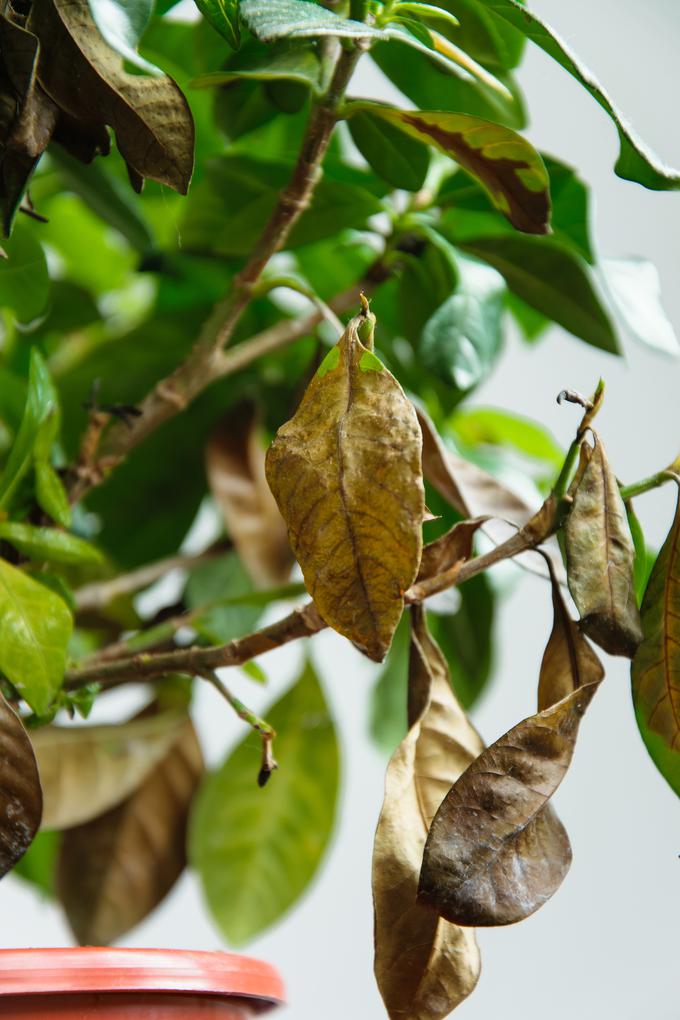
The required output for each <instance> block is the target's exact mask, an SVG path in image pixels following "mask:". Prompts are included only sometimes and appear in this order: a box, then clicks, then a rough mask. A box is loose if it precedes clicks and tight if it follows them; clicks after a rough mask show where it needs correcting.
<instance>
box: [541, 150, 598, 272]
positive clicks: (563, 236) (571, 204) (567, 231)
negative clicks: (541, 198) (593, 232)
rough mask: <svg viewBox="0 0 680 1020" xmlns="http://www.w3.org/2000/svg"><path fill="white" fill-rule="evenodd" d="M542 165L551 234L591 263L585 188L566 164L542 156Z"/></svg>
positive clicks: (592, 256) (592, 259)
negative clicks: (547, 181) (547, 183)
mask: <svg viewBox="0 0 680 1020" xmlns="http://www.w3.org/2000/svg"><path fill="white" fill-rule="evenodd" d="M543 162H544V163H545V167H546V170H547V171H548V176H549V177H550V197H551V199H552V216H551V219H550V225H551V226H552V229H553V234H554V235H555V237H556V238H557V239H558V240H560V241H564V242H566V243H567V244H571V245H572V247H573V248H574V249H575V250H576V251H577V252H578V253H579V255H582V256H583V258H584V259H585V260H586V261H587V262H594V261H595V256H594V255H593V249H592V245H591V241H590V210H589V207H588V205H589V196H588V186H587V184H585V183H584V182H583V181H582V180H581V178H580V177H579V176H578V174H577V173H576V171H575V170H574V169H573V168H572V167H570V166H567V164H566V163H560V162H559V160H556V159H553V158H552V157H551V156H543Z"/></svg>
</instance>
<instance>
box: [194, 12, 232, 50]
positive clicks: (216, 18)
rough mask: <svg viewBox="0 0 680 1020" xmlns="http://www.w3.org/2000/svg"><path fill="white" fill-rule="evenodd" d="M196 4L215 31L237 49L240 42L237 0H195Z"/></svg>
mask: <svg viewBox="0 0 680 1020" xmlns="http://www.w3.org/2000/svg"><path fill="white" fill-rule="evenodd" d="M196 6H197V7H198V9H199V11H200V12H201V14H202V15H203V17H204V18H205V19H206V21H208V22H210V24H211V25H212V27H213V28H214V29H215V31H216V32H219V34H220V35H221V36H222V38H223V39H226V40H227V42H228V43H229V45H230V46H231V48H232V49H233V50H237V49H238V48H239V45H240V43H241V28H240V26H239V18H238V8H239V0H196Z"/></svg>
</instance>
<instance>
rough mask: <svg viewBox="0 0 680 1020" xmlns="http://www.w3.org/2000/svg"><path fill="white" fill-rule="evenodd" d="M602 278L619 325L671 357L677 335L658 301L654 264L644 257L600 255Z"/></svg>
mask: <svg viewBox="0 0 680 1020" xmlns="http://www.w3.org/2000/svg"><path fill="white" fill-rule="evenodd" d="M600 264H601V266H602V270H603V273H604V281H605V286H606V288H607V291H608V292H609V296H610V298H611V300H612V303H613V305H614V313H615V315H616V317H617V319H619V321H620V322H621V325H622V326H623V327H624V328H625V329H626V331H627V332H629V333H630V335H631V336H632V337H634V338H635V340H637V341H638V342H639V343H641V344H644V345H645V346H646V347H652V348H654V349H655V350H657V351H662V352H663V353H664V354H671V355H673V356H674V357H677V355H678V354H679V353H680V343H678V336H677V333H676V331H675V328H674V326H673V323H672V322H671V320H670V319H669V317H668V315H667V314H666V311H665V309H664V307H663V305H662V303H661V283H660V280H659V273H658V270H657V268H656V266H655V265H653V264H652V263H651V262H648V261H647V260H646V259H635V258H628V259H603V260H602V262H601V263H600Z"/></svg>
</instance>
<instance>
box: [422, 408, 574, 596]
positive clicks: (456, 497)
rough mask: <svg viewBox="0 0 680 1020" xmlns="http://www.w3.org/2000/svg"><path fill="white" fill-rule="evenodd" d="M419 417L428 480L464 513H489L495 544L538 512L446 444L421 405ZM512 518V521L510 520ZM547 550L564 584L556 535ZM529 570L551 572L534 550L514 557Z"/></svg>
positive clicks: (490, 533)
mask: <svg viewBox="0 0 680 1020" xmlns="http://www.w3.org/2000/svg"><path fill="white" fill-rule="evenodd" d="M417 413H418V421H419V422H420V427H421V429H422V433H423V473H424V475H425V478H426V479H427V481H428V482H429V483H430V485H432V486H433V487H434V488H435V489H436V490H437V492H438V493H439V494H440V495H441V496H443V497H444V499H446V500H447V501H448V502H449V503H450V504H451V506H452V507H454V509H456V510H457V511H458V512H459V513H461V514H462V515H463V516H464V517H468V518H477V517H489V518H491V519H490V520H488V521H486V522H485V524H484V526H483V531H484V533H485V534H486V535H488V536H489V538H490V539H491V541H492V542H494V544H495V545H500V544H501V542H505V541H506V540H507V539H508V538H510V537H511V536H512V535H514V534H516V528H515V527H512V525H517V526H522V525H524V524H526V523H527V522H528V521H529V520H530V519H531V518H532V517H533V515H534V512H535V511H534V509H533V508H532V507H530V506H529V504H528V503H526V502H525V501H524V500H523V499H521V498H520V497H519V496H517V495H516V493H514V492H512V490H511V489H508V488H507V487H506V486H505V485H503V483H502V482H499V481H498V480H497V479H496V478H494V477H493V475H490V474H489V473H488V472H487V471H484V470H483V469H482V468H480V467H478V466H477V465H476V464H472V463H471V462H470V461H468V460H464V459H463V458H462V457H459V456H458V455H457V454H455V453H454V452H453V451H452V450H450V449H449V448H448V447H447V446H445V445H444V443H443V442H442V440H441V438H440V436H439V435H438V433H437V430H436V428H435V426H434V423H433V422H432V420H431V419H430V417H429V416H428V415H427V414H426V413H425V411H423V410H422V409H421V408H417ZM508 522H510V523H508ZM544 550H545V552H546V553H547V554H548V555H549V557H550V561H551V563H552V566H553V570H554V572H555V576H556V577H557V579H558V581H559V582H560V584H562V583H564V582H565V581H566V574H565V572H564V567H563V565H562V557H561V555H560V550H559V546H558V545H557V542H556V540H555V539H554V538H550V539H548V540H547V541H546V543H545V545H544ZM513 562H515V563H519V564H521V565H522V566H523V567H525V568H526V569H527V570H531V571H532V572H534V573H538V574H541V576H543V577H547V576H548V570H547V567H546V564H545V560H544V559H543V557H542V556H539V555H537V554H536V553H533V552H527V553H523V554H522V555H520V556H516V557H515V558H514V561H513Z"/></svg>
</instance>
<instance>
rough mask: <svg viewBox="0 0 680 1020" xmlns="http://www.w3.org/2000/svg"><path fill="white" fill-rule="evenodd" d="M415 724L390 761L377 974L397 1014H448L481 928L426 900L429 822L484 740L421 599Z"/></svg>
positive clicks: (467, 979) (377, 854) (468, 987)
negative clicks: (444, 914) (422, 893)
mask: <svg viewBox="0 0 680 1020" xmlns="http://www.w3.org/2000/svg"><path fill="white" fill-rule="evenodd" d="M411 619H412V637H411V655H410V663H409V726H410V729H409V732H408V734H407V735H406V737H405V738H404V740H403V741H402V743H401V744H400V745H399V747H398V748H397V750H396V751H395V752H394V755H393V756H392V759H391V761H390V763H389V766H388V769H387V776H386V780H385V800H384V803H383V807H382V811H381V814H380V820H379V822H378V828H377V831H376V836H375V848H374V852H373V900H374V908H375V974H376V979H377V981H378V986H379V988H380V993H381V995H382V997H383V1000H384V1002H385V1006H386V1008H387V1012H388V1014H389V1016H390V1017H391V1018H392V1020H397V1018H398V1020H440V1018H442V1017H445V1016H448V1015H449V1013H450V1012H451V1010H453V1009H455V1007H456V1006H457V1005H458V1004H459V1003H460V1002H462V1001H463V999H465V998H466V997H467V996H468V995H469V994H470V992H471V991H472V990H473V988H474V986H475V984H476V983H477V978H478V976H479V966H480V964H479V950H478V948H477V944H476V941H475V937H474V933H473V932H472V931H470V930H466V929H462V928H459V927H457V926H456V925H454V924H450V923H449V922H448V921H445V920H443V919H442V918H441V917H438V916H437V914H436V913H435V912H434V911H432V910H429V909H428V908H427V907H425V906H423V905H422V904H420V903H418V901H417V899H416V895H417V891H418V874H419V871H420V865H421V862H422V855H423V847H424V845H425V839H426V837H427V831H428V829H429V827H430V823H431V821H432V819H433V817H434V815H435V812H436V811H437V808H438V807H439V804H440V802H441V799H442V797H444V796H445V794H446V792H447V791H448V789H449V787H450V786H451V783H452V782H454V781H455V780H456V779H457V777H458V776H459V775H460V773H461V772H462V771H463V769H465V768H466V767H467V766H468V765H469V763H470V762H471V761H473V760H474V758H475V757H476V756H477V755H478V754H479V753H480V752H481V750H482V746H483V745H482V742H481V740H480V738H479V736H478V734H477V733H476V732H475V730H474V729H473V727H472V725H471V724H470V723H469V722H468V720H467V717H466V716H465V713H464V712H463V710H462V709H461V707H460V705H459V704H458V702H457V701H456V698H455V696H454V694H453V691H452V689H451V683H450V679H449V675H448V668H447V666H446V661H445V659H444V657H443V655H442V653H441V651H440V650H439V648H438V647H437V645H436V643H435V642H434V641H433V639H432V637H431V636H430V634H429V633H428V630H427V625H426V622H425V616H424V612H423V610H422V608H421V607H419V606H417V607H413V608H412V609H411Z"/></svg>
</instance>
